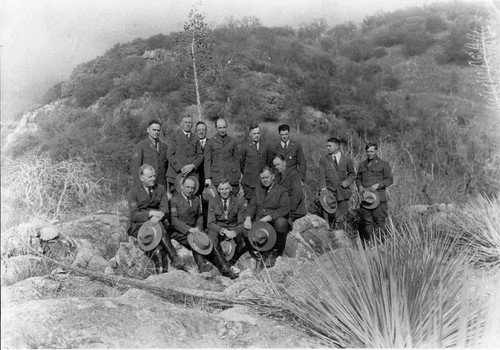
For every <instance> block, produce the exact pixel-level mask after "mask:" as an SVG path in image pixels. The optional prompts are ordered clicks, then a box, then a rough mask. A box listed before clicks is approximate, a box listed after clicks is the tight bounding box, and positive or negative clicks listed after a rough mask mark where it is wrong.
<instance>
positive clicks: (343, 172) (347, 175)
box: [318, 152, 356, 201]
mask: <svg viewBox="0 0 500 350" xmlns="http://www.w3.org/2000/svg"><path fill="white" fill-rule="evenodd" d="M318 171H319V176H318V181H319V188H320V189H322V188H328V189H330V190H332V191H336V192H337V200H339V201H344V200H349V199H350V198H351V196H352V190H351V189H350V187H347V188H343V187H342V186H341V185H340V183H341V182H342V181H344V180H346V181H347V182H348V183H349V186H351V184H352V183H353V182H354V179H355V178H356V172H355V171H354V163H353V162H352V159H351V158H349V157H348V156H347V155H345V154H344V153H342V152H341V153H340V163H339V164H338V165H337V166H335V165H334V162H333V157H332V155H329V154H326V155H324V156H322V157H321V158H320V160H319V167H318Z"/></svg>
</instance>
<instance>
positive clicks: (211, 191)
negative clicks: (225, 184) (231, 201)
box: [201, 185, 217, 201]
mask: <svg viewBox="0 0 500 350" xmlns="http://www.w3.org/2000/svg"><path fill="white" fill-rule="evenodd" d="M201 196H202V197H203V199H204V200H206V201H208V200H211V199H214V198H215V197H217V190H216V189H215V187H214V186H213V185H210V186H208V187H206V188H205V189H204V190H203V192H202V193H201Z"/></svg>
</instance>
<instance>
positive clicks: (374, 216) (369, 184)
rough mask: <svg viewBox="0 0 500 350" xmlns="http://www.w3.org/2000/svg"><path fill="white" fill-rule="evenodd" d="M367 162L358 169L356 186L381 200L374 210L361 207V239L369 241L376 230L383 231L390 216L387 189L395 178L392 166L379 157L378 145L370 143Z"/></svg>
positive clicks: (361, 191)
mask: <svg viewBox="0 0 500 350" xmlns="http://www.w3.org/2000/svg"><path fill="white" fill-rule="evenodd" d="M365 150H366V160H364V161H362V162H361V164H359V167H358V175H357V177H356V186H358V189H359V192H360V193H361V194H363V193H364V192H365V191H370V192H374V193H376V194H377V195H378V197H379V198H380V204H379V205H378V206H377V207H376V208H374V209H367V208H365V207H363V206H361V207H360V216H361V230H360V233H361V238H362V239H363V240H365V241H369V240H371V239H372V237H373V233H374V230H375V229H376V228H378V229H379V230H381V231H383V230H384V226H385V219H386V218H387V215H389V208H388V205H387V201H388V200H389V199H388V197H387V193H386V188H387V187H389V186H390V185H392V183H393V177H392V170H391V166H390V165H389V163H388V162H386V161H385V160H382V159H380V158H379V157H378V155H377V150H378V145H377V144H376V143H375V142H370V143H368V144H367V145H366V147H365Z"/></svg>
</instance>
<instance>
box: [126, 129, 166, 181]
mask: <svg viewBox="0 0 500 350" xmlns="http://www.w3.org/2000/svg"><path fill="white" fill-rule="evenodd" d="M146 131H147V133H148V138H147V139H145V140H142V141H141V142H139V143H138V144H137V145H135V147H134V150H133V152H132V160H131V166H130V168H131V174H132V177H133V178H134V184H136V185H137V184H140V183H141V180H140V178H139V167H140V166H141V165H144V164H149V165H151V166H152V167H153V168H154V170H155V174H156V183H157V184H159V185H163V186H165V187H167V181H166V176H165V175H166V170H167V145H166V144H165V143H163V142H161V141H160V138H159V137H160V132H161V123H160V122H159V121H158V120H151V121H150V122H149V123H148V127H147V129H146Z"/></svg>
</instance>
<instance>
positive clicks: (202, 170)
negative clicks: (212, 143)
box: [198, 138, 208, 194]
mask: <svg viewBox="0 0 500 350" xmlns="http://www.w3.org/2000/svg"><path fill="white" fill-rule="evenodd" d="M198 142H199V140H198ZM207 143H208V138H207V139H205V146H204V147H201V144H200V149H201V154H202V156H203V162H202V163H201V166H200V167H198V175H199V176H200V190H199V191H198V192H199V193H198V194H201V193H202V192H203V189H204V187H205V167H204V165H203V164H204V162H205V148H206V147H207Z"/></svg>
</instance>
